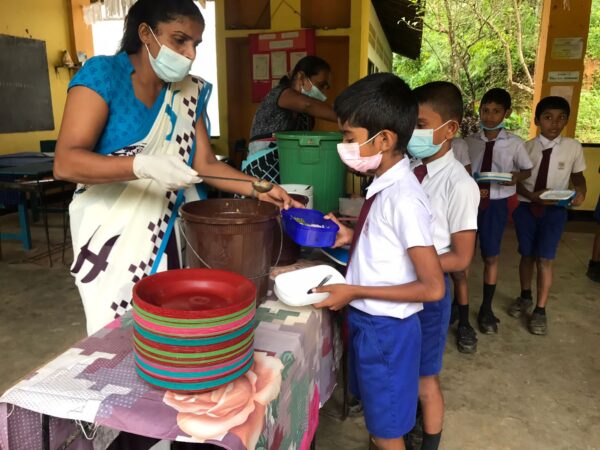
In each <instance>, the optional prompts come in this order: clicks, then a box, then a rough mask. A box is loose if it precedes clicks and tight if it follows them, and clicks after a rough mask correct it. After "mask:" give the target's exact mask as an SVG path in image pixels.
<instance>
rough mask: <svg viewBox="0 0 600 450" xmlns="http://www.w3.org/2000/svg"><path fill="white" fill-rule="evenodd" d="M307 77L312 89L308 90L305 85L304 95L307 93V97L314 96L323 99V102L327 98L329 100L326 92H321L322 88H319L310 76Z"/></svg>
mask: <svg viewBox="0 0 600 450" xmlns="http://www.w3.org/2000/svg"><path fill="white" fill-rule="evenodd" d="M306 79H307V80H308V82H309V83H310V89H309V90H308V91H307V90H306V89H304V87H302V88H301V90H302V93H303V94H304V95H306V96H307V97H312V98H314V99H316V100H321V101H322V102H324V101H325V100H327V96H326V95H325V94H323V92H321V89H319V88H318V87H316V86H315V85H314V84H313V83H312V81H310V78H308V77H306Z"/></svg>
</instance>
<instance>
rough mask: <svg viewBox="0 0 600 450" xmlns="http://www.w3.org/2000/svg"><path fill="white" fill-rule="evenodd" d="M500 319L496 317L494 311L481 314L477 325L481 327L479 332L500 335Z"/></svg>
mask: <svg viewBox="0 0 600 450" xmlns="http://www.w3.org/2000/svg"><path fill="white" fill-rule="evenodd" d="M499 322H500V319H498V318H497V317H496V316H494V313H493V312H492V311H488V312H481V310H480V311H479V315H478V316H477V324H478V325H479V331H481V332H482V333H483V334H496V333H498V323H499Z"/></svg>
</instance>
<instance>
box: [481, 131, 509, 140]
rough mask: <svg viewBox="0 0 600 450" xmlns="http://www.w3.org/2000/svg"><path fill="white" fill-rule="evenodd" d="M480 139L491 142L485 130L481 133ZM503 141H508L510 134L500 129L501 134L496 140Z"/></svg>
mask: <svg viewBox="0 0 600 450" xmlns="http://www.w3.org/2000/svg"><path fill="white" fill-rule="evenodd" d="M479 137H480V138H481V140H482V141H484V142H488V141H489V139H488V138H487V137H486V136H485V130H483V129H482V130H481V131H480V132H479ZM502 139H508V133H507V132H506V130H505V129H504V128H501V129H500V133H498V136H496V139H494V140H495V141H499V140H502Z"/></svg>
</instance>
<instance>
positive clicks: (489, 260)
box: [483, 255, 498, 266]
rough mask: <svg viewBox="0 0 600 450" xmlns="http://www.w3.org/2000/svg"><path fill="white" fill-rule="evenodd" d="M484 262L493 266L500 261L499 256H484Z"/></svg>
mask: <svg viewBox="0 0 600 450" xmlns="http://www.w3.org/2000/svg"><path fill="white" fill-rule="evenodd" d="M483 262H484V263H485V264H486V265H488V266H493V265H495V264H497V263H498V256H497V255H496V256H485V255H484V256H483Z"/></svg>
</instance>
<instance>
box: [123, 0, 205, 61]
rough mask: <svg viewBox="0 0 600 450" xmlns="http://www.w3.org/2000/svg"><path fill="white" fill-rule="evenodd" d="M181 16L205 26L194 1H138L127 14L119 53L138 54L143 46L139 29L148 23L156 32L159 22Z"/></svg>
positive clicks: (169, 20)
mask: <svg viewBox="0 0 600 450" xmlns="http://www.w3.org/2000/svg"><path fill="white" fill-rule="evenodd" d="M179 16H185V17H189V18H190V19H193V20H196V21H198V22H199V23H201V24H202V25H204V17H202V13H201V12H200V10H199V9H198V7H197V6H196V4H195V3H194V1H193V0H138V1H137V2H136V3H135V4H134V5H133V6H132V7H131V8H129V11H128V12H127V17H125V24H124V26H123V39H121V48H120V49H119V52H127V54H129V55H131V54H132V53H136V52H137V51H138V50H139V49H140V47H141V46H142V41H141V40H140V37H139V34H138V29H139V27H140V25H141V24H142V23H147V24H148V25H149V26H150V28H152V29H153V30H154V31H156V26H157V25H158V23H159V22H171V21H173V20H175V19H177V17H179Z"/></svg>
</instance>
